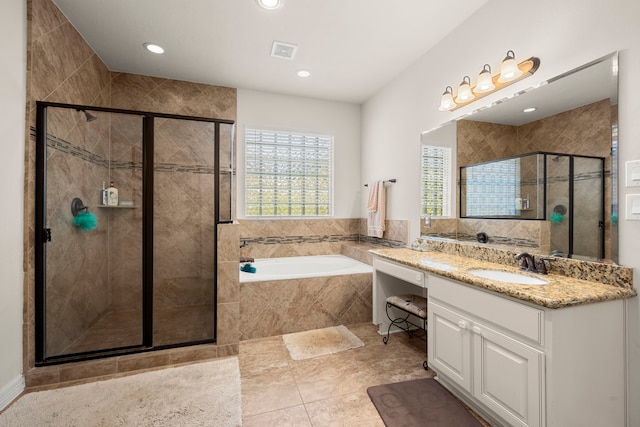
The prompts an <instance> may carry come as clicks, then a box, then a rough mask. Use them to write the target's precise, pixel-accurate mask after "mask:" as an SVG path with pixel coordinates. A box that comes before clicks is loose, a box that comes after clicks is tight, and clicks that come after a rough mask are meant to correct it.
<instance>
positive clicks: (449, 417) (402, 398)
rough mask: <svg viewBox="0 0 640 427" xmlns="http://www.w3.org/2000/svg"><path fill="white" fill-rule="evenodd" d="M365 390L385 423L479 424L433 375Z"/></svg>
mask: <svg viewBox="0 0 640 427" xmlns="http://www.w3.org/2000/svg"><path fill="white" fill-rule="evenodd" d="M367 393H368V394H369V398H370V399H371V401H372V402H373V404H374V406H375V407H376V409H377V410H378V413H379V414H380V416H381V417H382V420H383V421H384V424H385V425H386V426H387V427H411V426H415V427H439V426H442V427H451V426H456V427H482V424H481V423H480V422H479V421H478V420H477V419H475V417H474V416H473V415H471V413H470V412H469V411H468V410H467V409H466V408H465V407H464V406H463V405H462V403H460V402H459V401H458V399H456V398H455V397H454V396H453V395H452V394H451V393H449V391H448V390H447V389H445V388H444V387H442V386H441V385H440V384H439V383H438V382H437V381H436V380H434V379H433V378H424V379H420V380H413V381H404V382H401V383H394V384H383V385H377V386H373V387H369V388H368V389H367Z"/></svg>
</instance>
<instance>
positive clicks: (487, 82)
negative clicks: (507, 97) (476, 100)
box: [473, 64, 496, 93]
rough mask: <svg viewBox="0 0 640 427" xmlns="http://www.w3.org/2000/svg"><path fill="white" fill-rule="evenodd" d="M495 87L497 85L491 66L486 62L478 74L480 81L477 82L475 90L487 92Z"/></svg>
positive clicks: (476, 91)
mask: <svg viewBox="0 0 640 427" xmlns="http://www.w3.org/2000/svg"><path fill="white" fill-rule="evenodd" d="M495 88H496V86H495V85H494V84H493V79H492V77H491V67H490V66H489V64H484V67H482V71H480V74H478V82H477V83H476V87H475V88H474V89H473V91H474V92H475V93H486V92H491V91H492V90H493V89H495Z"/></svg>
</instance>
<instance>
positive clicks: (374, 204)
mask: <svg viewBox="0 0 640 427" xmlns="http://www.w3.org/2000/svg"><path fill="white" fill-rule="evenodd" d="M378 182H380V181H374V182H370V183H369V200H367V212H376V211H377V210H378Z"/></svg>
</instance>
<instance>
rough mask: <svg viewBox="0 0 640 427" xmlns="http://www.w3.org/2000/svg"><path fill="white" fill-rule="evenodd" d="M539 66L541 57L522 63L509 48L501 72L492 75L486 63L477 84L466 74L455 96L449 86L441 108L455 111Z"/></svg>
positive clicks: (528, 74) (533, 70)
mask: <svg viewBox="0 0 640 427" xmlns="http://www.w3.org/2000/svg"><path fill="white" fill-rule="evenodd" d="M539 67H540V59H539V58H536V57H535V56H532V57H531V58H529V59H526V60H524V61H522V62H520V63H516V59H515V53H513V51H512V50H509V51H507V56H506V57H505V58H504V59H503V60H502V63H501V66H500V74H497V75H495V76H492V75H491V66H490V65H489V64H485V65H484V66H483V67H482V70H481V71H480V74H479V75H478V79H477V82H476V84H475V86H472V85H471V79H470V78H469V76H464V78H463V79H462V83H460V86H459V87H458V93H457V95H456V96H455V97H454V94H453V88H451V86H447V87H446V89H445V91H444V93H443V94H442V97H441V98H440V107H439V110H440V111H453V110H457V109H458V108H461V107H464V106H465V105H467V104H469V103H470V102H472V101H474V100H476V99H480V98H482V97H484V96H487V95H489V94H492V93H493V92H495V91H497V90H500V89H502V88H505V87H507V86H509V85H511V84H513V83H515V82H517V81H519V80H522V79H524V78H526V77H529V76H531V75H533V74H534V73H535V72H536V71H538V68H539ZM474 94H475V95H474ZM454 99H455V101H454Z"/></svg>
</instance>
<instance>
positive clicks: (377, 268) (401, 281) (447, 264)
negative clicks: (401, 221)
mask: <svg viewBox="0 0 640 427" xmlns="http://www.w3.org/2000/svg"><path fill="white" fill-rule="evenodd" d="M371 252H372V253H373V254H374V262H373V266H374V296H373V304H374V317H373V320H374V323H377V324H380V330H381V332H382V331H384V332H386V327H387V326H385V323H386V322H385V321H384V311H383V310H384V301H385V299H386V297H387V296H389V295H391V294H394V293H398V292H403V293H404V292H411V293H422V295H423V296H426V297H427V298H428V364H429V368H431V369H433V370H434V371H435V372H436V374H437V377H436V378H437V379H438V380H439V381H440V383H442V384H443V385H444V386H445V387H447V388H448V389H449V390H450V391H451V392H453V393H454V394H455V395H456V396H458V397H459V398H460V399H461V400H463V401H465V402H466V403H467V404H468V405H469V406H470V407H472V408H473V409H474V410H476V411H477V412H478V413H480V414H481V415H483V416H484V417H485V418H486V419H487V420H489V421H491V422H492V423H495V424H498V425H500V424H504V425H512V426H571V425H610V426H622V425H624V422H625V377H626V369H625V356H624V354H625V326H624V310H625V299H626V298H630V297H633V296H635V295H636V293H635V291H634V290H633V288H632V287H629V288H627V287H620V286H615V285H610V284H603V283H597V282H591V281H586V280H580V279H575V278H571V277H566V276H560V275H556V274H550V275H546V276H540V275H533V274H529V273H521V272H520V271H519V270H518V269H517V268H516V267H513V266H509V265H504V264H497V263H493V262H488V261H480V260H477V259H473V258H468V257H462V256H457V255H450V254H446V253H440V252H418V251H413V250H410V249H380V250H373V251H371ZM477 270H486V271H501V272H503V273H506V274H517V275H520V274H522V275H523V276H525V277H533V276H536V278H537V277H538V276H540V277H541V279H543V280H544V281H545V282H547V283H546V284H544V285H529V284H515V283H509V282H503V281H498V280H492V279H485V278H482V277H478V276H476V275H474V274H471V273H470V272H473V271H477ZM387 325H388V323H387Z"/></svg>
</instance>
